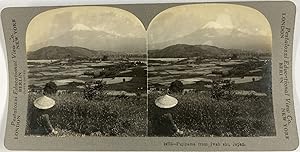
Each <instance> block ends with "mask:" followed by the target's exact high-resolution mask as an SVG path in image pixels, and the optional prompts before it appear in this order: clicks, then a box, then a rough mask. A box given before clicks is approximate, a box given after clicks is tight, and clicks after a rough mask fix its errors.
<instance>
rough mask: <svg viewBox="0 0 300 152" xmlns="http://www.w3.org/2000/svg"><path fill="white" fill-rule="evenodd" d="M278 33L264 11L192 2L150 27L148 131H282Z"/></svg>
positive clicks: (164, 133) (225, 134)
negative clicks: (275, 63)
mask: <svg viewBox="0 0 300 152" xmlns="http://www.w3.org/2000/svg"><path fill="white" fill-rule="evenodd" d="M271 57H272V32H271V27H270V24H269V22H268V20H267V19H266V17H265V16H264V15H263V14H262V13H260V12H259V11H257V10H255V9H253V8H250V7H246V6H240V5H233V4H192V5H182V6H176V7H172V8H169V9H167V10H165V11H162V12H161V13H159V14H158V15H157V16H156V17H155V18H154V19H153V20H152V21H151V23H150V25H149V28H148V134H149V136H175V137H258V136H276V130H275V121H274V113H273V100H272V67H271V65H272V64H271Z"/></svg>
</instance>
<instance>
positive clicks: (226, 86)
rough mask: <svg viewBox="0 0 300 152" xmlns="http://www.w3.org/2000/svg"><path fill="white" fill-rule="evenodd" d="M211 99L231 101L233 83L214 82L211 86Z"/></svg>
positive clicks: (233, 93)
mask: <svg viewBox="0 0 300 152" xmlns="http://www.w3.org/2000/svg"><path fill="white" fill-rule="evenodd" d="M210 94H211V98H212V99H215V100H217V101H218V100H220V99H232V98H233V97H234V95H235V91H234V81H230V80H215V81H213V82H212V84H211V89H210Z"/></svg>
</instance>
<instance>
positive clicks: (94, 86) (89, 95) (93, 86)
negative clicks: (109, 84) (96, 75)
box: [83, 80, 106, 100]
mask: <svg viewBox="0 0 300 152" xmlns="http://www.w3.org/2000/svg"><path fill="white" fill-rule="evenodd" d="M105 87H106V83H105V82H104V81H101V80H97V81H91V82H86V83H85V85H84V89H83V95H84V98H85V99H87V100H94V99H102V98H103V97H104V95H105V93H104V89H105Z"/></svg>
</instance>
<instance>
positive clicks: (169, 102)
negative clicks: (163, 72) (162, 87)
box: [155, 95, 178, 108]
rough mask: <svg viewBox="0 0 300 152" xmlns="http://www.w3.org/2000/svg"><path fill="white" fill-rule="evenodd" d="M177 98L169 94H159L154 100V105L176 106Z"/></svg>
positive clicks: (163, 106)
mask: <svg viewBox="0 0 300 152" xmlns="http://www.w3.org/2000/svg"><path fill="white" fill-rule="evenodd" d="M177 103H178V100H177V99H176V98H174V97H171V96H169V95H164V96H160V97H158V98H157V99H156V100H155V105H156V106H158V107H160V108H172V107H174V106H176V105H177Z"/></svg>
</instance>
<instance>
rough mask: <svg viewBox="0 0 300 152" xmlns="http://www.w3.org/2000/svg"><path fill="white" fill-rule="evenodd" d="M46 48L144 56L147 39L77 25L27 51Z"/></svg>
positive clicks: (31, 46)
mask: <svg viewBox="0 0 300 152" xmlns="http://www.w3.org/2000/svg"><path fill="white" fill-rule="evenodd" d="M45 46H81V47H84V48H88V49H91V50H106V51H114V52H126V53H137V54H138V53H141V54H144V53H145V52H146V51H145V48H146V39H145V38H139V37H134V36H121V35H119V34H117V33H113V32H109V31H101V30H94V29H90V28H89V27H87V26H85V25H82V24H76V25H74V26H73V28H72V29H70V30H69V31H67V32H65V33H62V34H60V35H58V36H56V37H51V38H49V39H47V40H45V41H44V42H41V43H36V44H33V45H30V46H28V50H27V51H28V52H31V51H35V50H38V49H40V48H43V47H45Z"/></svg>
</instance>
